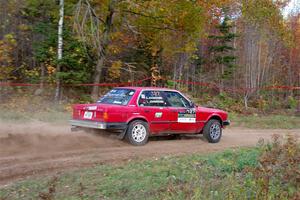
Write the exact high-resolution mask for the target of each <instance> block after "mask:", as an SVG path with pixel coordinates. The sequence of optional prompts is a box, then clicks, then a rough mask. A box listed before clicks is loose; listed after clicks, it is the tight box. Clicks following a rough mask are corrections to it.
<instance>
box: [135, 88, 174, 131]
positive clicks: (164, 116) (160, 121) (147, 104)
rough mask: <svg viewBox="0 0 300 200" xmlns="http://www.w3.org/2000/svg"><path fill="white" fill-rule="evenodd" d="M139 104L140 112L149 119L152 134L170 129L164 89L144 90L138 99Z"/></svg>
mask: <svg viewBox="0 0 300 200" xmlns="http://www.w3.org/2000/svg"><path fill="white" fill-rule="evenodd" d="M138 106H139V112H140V114H141V115H143V116H145V117H146V118H147V120H148V121H149V126H150V131H151V133H152V134H155V133H162V132H167V131H168V130H169V128H170V121H169V109H168V107H167V103H166V100H165V98H164V96H163V92H162V91H157V90H144V91H142V92H141V94H140V96H139V99H138Z"/></svg>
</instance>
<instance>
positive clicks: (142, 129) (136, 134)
mask: <svg viewBox="0 0 300 200" xmlns="http://www.w3.org/2000/svg"><path fill="white" fill-rule="evenodd" d="M125 137H126V140H127V141H128V142H129V143H130V144H132V145H135V146H141V145H144V144H146V143H147V141H148V137H149V126H148V123H147V122H144V121H141V120H135V121H132V122H130V124H129V126H128V129H127V132H126V136H125Z"/></svg>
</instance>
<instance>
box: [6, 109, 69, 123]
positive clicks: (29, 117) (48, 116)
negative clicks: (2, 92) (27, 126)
mask: <svg viewBox="0 0 300 200" xmlns="http://www.w3.org/2000/svg"><path fill="white" fill-rule="evenodd" d="M0 110H1V112H0V121H2V122H23V123H24V122H30V121H36V120H38V121H42V122H49V123H60V124H64V123H66V122H67V121H68V120H69V119H70V118H71V114H72V113H71V112H68V111H64V110H63V108H62V106H48V107H47V106H45V108H44V109H34V110H25V111H24V110H20V109H10V108H8V107H1V106H0Z"/></svg>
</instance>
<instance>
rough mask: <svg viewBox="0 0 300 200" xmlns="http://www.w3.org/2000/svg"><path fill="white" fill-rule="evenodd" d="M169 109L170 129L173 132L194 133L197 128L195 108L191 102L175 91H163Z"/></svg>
mask: <svg viewBox="0 0 300 200" xmlns="http://www.w3.org/2000/svg"><path fill="white" fill-rule="evenodd" d="M164 94H165V98H166V101H167V103H168V106H169V111H170V121H171V122H170V131H171V132H175V133H195V132H196V130H197V117H196V109H195V108H194V107H191V102H190V101H188V100H187V99H186V98H185V97H184V96H183V95H181V94H180V93H179V92H176V91H165V92H164Z"/></svg>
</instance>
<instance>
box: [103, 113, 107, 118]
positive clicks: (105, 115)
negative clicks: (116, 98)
mask: <svg viewBox="0 0 300 200" xmlns="http://www.w3.org/2000/svg"><path fill="white" fill-rule="evenodd" d="M107 119H108V113H107V112H104V113H103V120H107Z"/></svg>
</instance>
